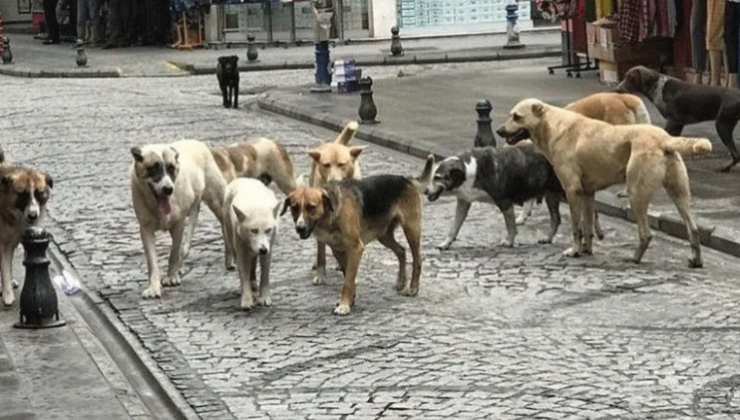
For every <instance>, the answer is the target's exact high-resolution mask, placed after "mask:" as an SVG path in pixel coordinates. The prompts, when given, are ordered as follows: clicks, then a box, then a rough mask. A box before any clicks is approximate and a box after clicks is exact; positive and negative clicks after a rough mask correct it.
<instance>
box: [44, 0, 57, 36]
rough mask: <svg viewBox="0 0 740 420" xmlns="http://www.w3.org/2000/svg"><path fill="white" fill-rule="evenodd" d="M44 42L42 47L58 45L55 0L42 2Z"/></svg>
mask: <svg viewBox="0 0 740 420" xmlns="http://www.w3.org/2000/svg"><path fill="white" fill-rule="evenodd" d="M44 20H45V21H46V41H44V45H50V44H59V42H60V39H59V22H57V0H44Z"/></svg>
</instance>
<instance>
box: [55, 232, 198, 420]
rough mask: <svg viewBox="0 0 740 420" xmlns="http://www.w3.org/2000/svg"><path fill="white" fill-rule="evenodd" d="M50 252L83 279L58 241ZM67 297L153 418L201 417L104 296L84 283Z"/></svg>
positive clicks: (59, 263)
mask: <svg viewBox="0 0 740 420" xmlns="http://www.w3.org/2000/svg"><path fill="white" fill-rule="evenodd" d="M48 254H49V260H51V263H52V264H53V265H54V267H55V268H56V269H57V270H58V271H59V272H60V273H61V272H62V270H65V271H67V272H69V273H70V274H72V275H73V276H74V277H75V278H77V279H80V277H79V275H78V274H77V272H76V271H75V269H74V268H73V266H72V264H71V262H70V261H69V260H68V259H67V257H66V256H65V255H64V253H63V251H62V250H61V247H60V246H59V245H58V244H57V243H56V241H54V240H52V241H51V243H50V244H49V249H48ZM80 283H83V282H80ZM67 299H68V301H69V302H70V303H71V304H72V305H73V306H74V307H75V309H76V310H77V313H78V315H79V316H80V317H82V319H83V320H84V321H85V323H86V324H87V325H88V326H89V327H90V330H91V331H95V333H94V336H95V337H96V338H97V339H98V340H99V341H100V343H101V344H102V346H103V348H104V349H105V350H106V351H107V352H108V355H109V356H110V357H111V359H112V360H113V361H114V363H116V365H118V368H119V369H120V371H121V372H122V373H123V375H124V376H125V377H126V380H127V381H128V382H129V384H130V385H131V386H132V387H133V388H134V390H135V391H136V393H137V394H138V395H139V397H140V398H141V401H142V402H143V403H144V405H145V406H146V408H147V409H148V410H149V412H150V414H151V415H152V417H153V418H168V419H173V420H174V419H177V420H197V419H199V418H200V417H199V416H198V415H197V414H196V413H195V411H194V410H193V409H192V407H191V406H190V405H189V404H188V403H187V402H186V401H185V399H184V398H183V397H182V396H181V395H180V393H179V392H178V391H177V389H175V387H174V386H173V385H172V384H171V383H170V381H169V379H168V378H167V377H166V375H165V374H164V373H162V372H159V371H158V368H157V364H156V362H154V361H153V360H152V359H151V358H150V357H149V355H148V353H147V352H146V350H144V349H143V347H142V346H141V343H139V341H138V339H137V338H136V337H135V336H133V335H132V334H131V332H129V331H126V327H125V326H124V325H123V324H122V323H121V321H120V320H118V319H117V317H116V315H115V313H114V312H113V310H112V309H111V308H110V307H108V305H107V304H106V303H105V301H104V300H103V299H102V298H100V297H99V296H97V295H96V294H95V293H94V292H91V291H90V290H89V289H87V288H86V287H84V286H81V287H80V290H79V291H78V292H77V293H76V294H75V295H72V296H68V297H67Z"/></svg>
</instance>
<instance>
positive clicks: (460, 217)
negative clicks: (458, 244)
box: [437, 199, 472, 250]
mask: <svg viewBox="0 0 740 420" xmlns="http://www.w3.org/2000/svg"><path fill="white" fill-rule="evenodd" d="M471 204H472V203H469V202H467V201H464V200H460V199H458V200H457V207H455V221H454V222H452V226H450V232H449V233H448V234H447V239H445V240H444V242H442V243H441V244H439V245H437V248H438V249H442V250H444V249H449V248H450V245H452V243H453V242H455V239H457V234H458V233H460V228H461V227H462V225H463V223H464V222H465V219H466V218H467V217H468V212H469V211H470V206H471Z"/></svg>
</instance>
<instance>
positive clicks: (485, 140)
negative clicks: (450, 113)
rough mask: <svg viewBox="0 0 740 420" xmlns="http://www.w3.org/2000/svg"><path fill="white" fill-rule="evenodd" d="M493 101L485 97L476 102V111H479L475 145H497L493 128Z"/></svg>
mask: <svg viewBox="0 0 740 420" xmlns="http://www.w3.org/2000/svg"><path fill="white" fill-rule="evenodd" d="M492 109H493V107H492V106H491V102H490V101H489V100H488V99H483V100H482V101H478V103H477V104H475V111H476V112H478V119H477V120H476V121H477V122H478V133H477V134H476V135H475V142H474V143H473V146H474V147H489V146H490V147H496V137H495V136H494V135H493V129H492V128H491V110H492Z"/></svg>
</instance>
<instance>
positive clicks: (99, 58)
mask: <svg viewBox="0 0 740 420" xmlns="http://www.w3.org/2000/svg"><path fill="white" fill-rule="evenodd" d="M9 37H10V39H11V50H12V51H13V56H14V60H13V64H10V65H0V74H5V75H10V76H19V77H70V78H71V77H79V78H90V77H176V76H188V75H191V74H211V73H215V70H216V59H217V57H219V56H222V55H232V54H235V55H239V57H240V65H241V66H240V68H241V70H242V71H260V70H273V69H296V68H313V67H314V48H313V45H302V46H291V47H287V46H286V47H269V48H264V49H258V52H259V58H258V61H256V62H252V63H249V62H247V59H246V48H226V49H198V50H194V51H178V50H173V49H165V48H157V47H131V48H123V49H112V50H102V49H99V48H86V54H87V56H88V65H87V67H83V68H79V67H77V64H76V62H75V57H76V54H77V52H76V51H75V49H74V45H73V44H70V43H63V44H60V45H43V44H42V42H41V40H37V39H34V38H33V36H31V35H26V34H11V35H9ZM521 39H522V42H524V43H525V44H527V47H526V48H524V49H522V50H504V49H503V48H502V46H503V45H504V44H506V34H488V35H473V36H459V37H447V38H429V39H413V40H402V45H403V47H404V50H405V55H404V56H403V57H398V58H395V57H390V42H389V41H379V42H367V43H361V44H350V45H337V46H335V47H332V49H331V58H332V60H335V59H339V58H344V57H353V58H355V60H356V61H357V63H358V65H360V66H377V65H386V64H387V65H398V64H412V63H416V64H426V63H446V62H464V61H497V60H507V59H512V58H525V57H543V56H559V55H560V53H561V46H560V33H559V30H558V29H557V28H555V29H553V28H544V29H534V30H531V31H528V32H522V34H521Z"/></svg>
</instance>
